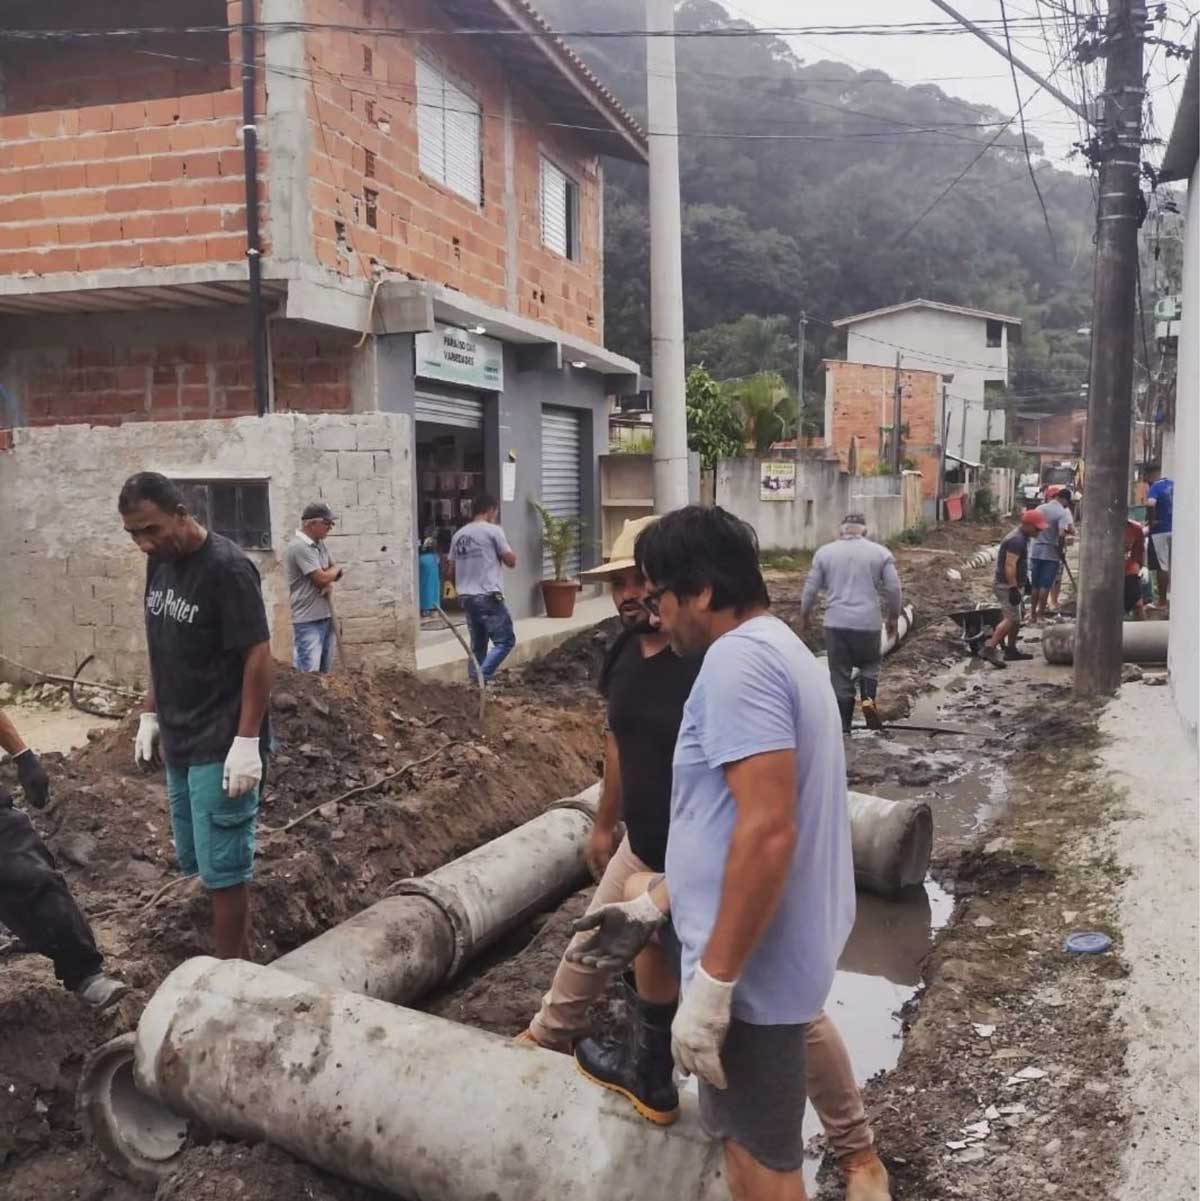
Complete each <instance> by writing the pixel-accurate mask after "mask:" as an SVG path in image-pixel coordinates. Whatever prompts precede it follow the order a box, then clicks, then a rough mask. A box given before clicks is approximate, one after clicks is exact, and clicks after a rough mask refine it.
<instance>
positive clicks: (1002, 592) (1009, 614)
mask: <svg viewBox="0 0 1200 1201" xmlns="http://www.w3.org/2000/svg"><path fill="white" fill-rule="evenodd" d="M1047 524H1048V522H1047V521H1046V518H1045V516H1043V514H1042V511H1041V509H1026V510H1025V512H1024V513H1022V514H1021V524H1020V525H1019V526H1017V528H1016V529H1015V530H1013V531H1012V532H1011V533H1010V534H1008V536H1007V537H1006V538H1005V539H1004V541H1002V542H1001V543H1000V547H999V549H998V550H997V551H996V574H995V576H994V577H993V580H992V591H993V593H994V594H995V596H996V599H997V600H998V601H999V602H1000V615H1001V619H1000V622H999V624H998V625H997V626H996V628H995V629H994V630H993V631H992V635H991V637H990V638H989V639H988V640H987V641H986V642H985V643H984V644H983V647H982V648H981V650H980V652H979V656H980V658H981V659H986V660H987V661H988V662H989V663H990V664H991V665H992V666H993V667H1007V666H1008V665H1009V664H1010V663H1012V662H1015V661H1016V660H1019V659H1032V658H1033V656H1032V655H1030V654H1027V653H1026V652H1025V651H1023V650H1021V649H1019V648H1018V646H1017V636H1018V634H1019V633H1020V631H1021V597H1022V592H1023V590H1024V587H1025V583H1026V581H1027V579H1028V578H1029V545H1030V542H1031V540H1032V539H1034V538H1036V537H1037V536H1038V534H1040V533H1041V532H1042V531H1043V530H1044V529H1045V528H1046V526H1047ZM1002 642H1003V643H1005V647H1004V651H1003V653H1001V650H1000V644H1001V643H1002Z"/></svg>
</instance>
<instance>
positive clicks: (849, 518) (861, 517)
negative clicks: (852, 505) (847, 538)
mask: <svg viewBox="0 0 1200 1201" xmlns="http://www.w3.org/2000/svg"><path fill="white" fill-rule="evenodd" d="M866 524H867V518H866V515H865V514H863V513H847V514H846V516H845V517H843V518H842V525H866Z"/></svg>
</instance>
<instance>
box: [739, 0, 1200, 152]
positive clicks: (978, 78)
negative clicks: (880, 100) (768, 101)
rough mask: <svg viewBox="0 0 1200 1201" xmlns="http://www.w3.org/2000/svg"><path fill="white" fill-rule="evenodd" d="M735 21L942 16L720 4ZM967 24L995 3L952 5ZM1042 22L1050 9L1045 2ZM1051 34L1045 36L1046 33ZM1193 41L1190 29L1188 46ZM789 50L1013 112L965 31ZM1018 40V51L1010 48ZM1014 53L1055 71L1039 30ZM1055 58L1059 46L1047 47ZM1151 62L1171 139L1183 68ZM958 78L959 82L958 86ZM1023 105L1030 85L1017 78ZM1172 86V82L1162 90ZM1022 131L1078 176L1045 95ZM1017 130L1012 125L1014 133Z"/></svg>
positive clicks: (989, 58) (978, 0) (1066, 82)
mask: <svg viewBox="0 0 1200 1201" xmlns="http://www.w3.org/2000/svg"><path fill="white" fill-rule="evenodd" d="M720 2H721V3H722V4H724V6H725V8H726V9H727V10H728V11H729V12H730V13H731V14H733V15H734V16H737V17H743V18H745V19H746V20H749V21H752V22H753V23H754V24H755V25H759V26H775V27H795V26H799V25H804V26H813V25H851V24H870V23H873V22H878V23H881V24H894V23H897V22H902V21H945V20H949V18H948V17H947V16H946V15H945V14H944V13H943V12H942V11H941V10H940V9H939V8H937V7H936V6H935V5H933V4H931V3H929V0H802V2H800V3H798V2H797V0H720ZM954 7H955V8H957V9H958V10H959V11H960V12H962V13H963V14H964V15H965V16H967V17H970V18H973V19H975V18H990V19H992V20H998V19H999V17H1000V4H999V0H957V2H956V3H955V5H954ZM1005 7H1006V12H1007V15H1008V17H1009V19H1010V20H1013V19H1018V20H1019V19H1021V18H1028V17H1030V16H1033V15H1035V4H1034V0H1012V2H1009V0H1006V5H1005ZM1042 7H1043V13H1044V14H1046V15H1047V16H1048V15H1049V13H1050V11H1051V7H1050V6H1049V5H1047V4H1045V3H1043V6H1042ZM1078 7H1079V9H1080V11H1083V12H1086V11H1088V10H1089V9H1090V8H1091V7H1092V4H1091V0H1078ZM1168 10H1169V12H1170V13H1171V15H1173V16H1175V17H1179V18H1181V19H1186V18H1187V16H1188V9H1187V7H1186V6H1185V4H1184V3H1183V2H1182V0H1171V3H1169V5H1168ZM1168 29H1169V30H1170V32H1171V35H1172V36H1174V37H1179V36H1180V26H1179V25H1178V24H1174V25H1170V26H1168ZM1052 36H1053V34H1052ZM1194 36H1195V33H1194V27H1193V29H1191V30H1189V31H1188V35H1187V37H1188V40H1190V39H1191V38H1192V37H1194ZM788 41H789V42H790V43H791V45H792V48H793V49H794V50H795V52H796V53H797V54H798V55H799V56H800V57H801V58H803V59H804V60H805V61H806V62H809V63H813V62H819V61H821V60H822V59H832V60H834V61H840V62H846V63H849V64H850V65H852V66H854V67H857V68H859V69H863V68H865V67H874V68H878V69H879V70H882V71H886V72H887V73H888V74H889V75H891V76H892V77H893V78H894V79H896V80H898V81H900V82H912V83H916V82H924V81H929V82H934V83H936V84H937V86H938V87H940V88H942V90H943V91H945V92H946V93H947V94H948V95H951V96H959V97H962V98H963V99H964V100H972V101H976V102H978V103H983V104H991V105H994V106H995V107H996V108H998V109H1000V110H1001V111H1002V112H1003V113H1005V115H1011V114H1012V113H1013V112H1015V111H1016V108H1017V104H1016V100H1015V99H1014V94H1013V82H1012V76H1011V75H1010V73H1009V67H1008V63H1007V62H1005V60H1004V59H1003V58H1002V57H1001V56H1000V55H999V54H997V53H996V52H995V51H994V50H992V49H991V48H990V47H989V46H987V45H985V44H984V43H983V42H982V41H980V40H979V39H978V38H976V37H973V36H972V35H970V34H966V33H964V34H963V35H962V36H955V37H915V36H905V37H894V36H889V37H862V36H858V37H855V36H844V35H836V36H826V37H815V38H809V37H802V38H801V37H794V38H789V39H788ZM1017 42H1019V43H1020V44H1017ZM1013 50H1014V51H1015V53H1016V55H1017V57H1018V58H1021V59H1023V60H1024V61H1025V62H1027V63H1028V64H1029V66H1031V67H1032V68H1033V69H1034V70H1035V71H1038V72H1039V73H1041V74H1046V73H1048V72H1049V71H1050V69H1051V68H1052V67H1053V66H1054V59H1053V58H1052V57H1051V55H1050V54H1049V53H1048V52H1047V47H1046V42H1045V40H1044V39H1043V38H1042V36H1041V34H1040V31H1037V30H1035V31H1034V32H1033V33H1032V34H1031V33H1030V32H1029V31H1028V29H1026V30H1023V31H1022V32H1021V33H1020V34H1019V35H1018V36H1017V37H1016V38H1015V39H1014V46H1013ZM1055 50H1056V51H1057V45H1056V46H1055ZM1150 50H1151V52H1152V53H1153V55H1154V58H1153V61H1152V64H1151V81H1150V87H1151V97H1150V98H1151V102H1152V104H1153V111H1154V117H1155V123H1156V125H1157V129H1158V136H1159V137H1162V138H1164V139H1165V138H1166V137H1168V136H1169V135H1170V131H1171V123H1172V121H1173V120H1174V116H1175V108H1176V105H1177V104H1178V100H1179V93H1180V92H1181V91H1182V89H1183V78H1184V75H1185V73H1186V69H1187V68H1186V64H1185V63H1183V62H1182V60H1180V59H1170V60H1168V59H1167V58H1166V57H1165V55H1164V54H1163V52H1162V49H1161V48H1155V47H1151V48H1150ZM1102 69H1103V68H1102V64H1099V65H1097V66H1095V67H1093V68H1092V72H1093V78H1096V77H1099V72H1100V71H1101V70H1102ZM960 77H965V78H960ZM1017 79H1018V81H1019V85H1020V89H1021V98H1022V99H1025V97H1027V96H1028V95H1029V92H1030V89H1032V88H1035V87H1036V86H1037V85H1036V84H1035V83H1034V82H1033V81H1032V80H1030V79H1029V78H1028V77H1027V76H1025V75H1022V74H1020V73H1019V72H1018V75H1017ZM1171 80H1174V82H1173V83H1172V82H1170V81H1171ZM1053 82H1054V83H1055V85H1056V86H1058V87H1059V88H1060V89H1061V90H1062V91H1064V92H1066V94H1067V95H1068V96H1078V94H1079V76H1078V74H1077V73H1075V74H1071V73H1068V67H1067V66H1063V67H1062V69H1061V70H1060V72H1059V73H1058V74H1057V75H1055V76H1054V78H1053ZM1025 117H1026V121H1027V124H1028V128H1029V132H1030V134H1032V135H1035V136H1036V137H1038V138H1039V139H1040V140H1041V141H1042V142H1043V143H1044V144H1045V147H1046V155H1047V157H1048V158H1050V159H1051V160H1052V161H1053V162H1054V163H1055V164H1056V165H1058V166H1062V167H1067V168H1072V169H1075V170H1081V169H1082V166H1081V161H1080V160H1079V158H1078V157H1076V158H1075V159H1071V160H1068V158H1067V154H1068V152H1069V151H1070V149H1071V144H1072V142H1075V141H1078V140H1079V132H1078V127H1077V124H1076V122H1075V119H1074V117H1073V116H1072V114H1071V113H1070V112H1069V111H1067V110H1066V109H1064V108H1063V106H1062V105H1061V104H1059V102H1058V101H1057V100H1055V99H1054V98H1053V97H1052V96H1048V95H1046V93H1045V92H1041V93H1040V94H1039V95H1037V96H1035V97H1034V98H1033V99H1032V100H1031V101H1030V102H1029V103H1028V105H1027V106H1026V108H1025ZM1014 128H1015V127H1014ZM1161 154H1162V149H1161V147H1160V148H1157V149H1155V150H1153V151H1151V152H1150V153H1149V156H1148V157H1150V159H1151V160H1152V161H1157V159H1158V158H1160V157H1161Z"/></svg>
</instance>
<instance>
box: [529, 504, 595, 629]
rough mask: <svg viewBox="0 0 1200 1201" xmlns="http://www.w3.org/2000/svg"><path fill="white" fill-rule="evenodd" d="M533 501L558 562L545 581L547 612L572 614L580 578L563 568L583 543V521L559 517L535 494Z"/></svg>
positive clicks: (544, 539)
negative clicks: (571, 578)
mask: <svg viewBox="0 0 1200 1201" xmlns="http://www.w3.org/2000/svg"><path fill="white" fill-rule="evenodd" d="M529 503H530V504H531V505H532V506H533V507H534V509H535V510H536V511H537V515H538V516H539V517H540V518H541V519H542V547H543V548H544V550H545V552H546V554H548V555H549V556H550V562H551V563H553V564H554V578H553V579H552V580H542V582H541V584H542V603H543V604H544V605H545V606H546V616H547V617H570V616H571V614H572V613H574V612H575V594H576V593H577V592H578V591H579V581H578V580H568V579H566V578H565V577H564V574H563V572H564V567H565V564H566V561H567V556H568V555H569V554H570V553H571V552H572V551H573V550H575V549H576V548H577V547H578V546H579V544H580V541H581V533H582V525H583V523H582V522H581V521H580V519H579V518H578V517H555V515H554V514H553V513H551V512H550V511H549V510H548V509H547V508H546V506H545V505H543V504H542V503H541V502H540V501H536V500H534V499H533V498H532V497H531V498H530V500H529Z"/></svg>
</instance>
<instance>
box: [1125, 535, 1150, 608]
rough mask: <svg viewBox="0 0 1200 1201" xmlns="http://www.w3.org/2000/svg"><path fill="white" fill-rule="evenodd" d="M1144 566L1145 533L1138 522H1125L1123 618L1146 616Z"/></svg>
mask: <svg viewBox="0 0 1200 1201" xmlns="http://www.w3.org/2000/svg"><path fill="white" fill-rule="evenodd" d="M1145 566H1146V531H1145V529H1144V528H1143V526H1142V523H1141V522H1140V521H1134V520H1133V518H1132V517H1130V518H1129V519H1128V520H1127V521H1126V522H1125V597H1124V604H1125V616H1126V617H1128V616H1129V615H1130V614H1131V613H1132V614H1133V618H1134V620H1135V621H1141V620H1142V619H1143V618H1144V617H1145V616H1146V606H1145V603H1144V602H1143V600H1142V568H1143V567H1145Z"/></svg>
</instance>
